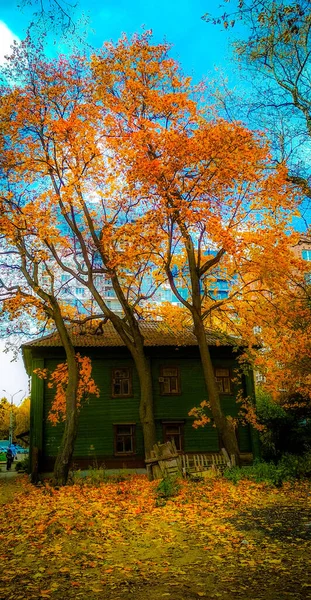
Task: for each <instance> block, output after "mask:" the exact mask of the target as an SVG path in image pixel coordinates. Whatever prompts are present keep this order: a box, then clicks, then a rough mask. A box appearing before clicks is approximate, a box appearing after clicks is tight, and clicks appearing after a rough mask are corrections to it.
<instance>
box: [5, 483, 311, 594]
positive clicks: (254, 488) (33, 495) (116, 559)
mask: <svg viewBox="0 0 311 600" xmlns="http://www.w3.org/2000/svg"><path fill="white" fill-rule="evenodd" d="M156 486H157V483H155V482H152V483H151V482H148V481H147V480H146V478H145V477H144V476H135V477H132V478H130V479H128V480H126V481H121V482H109V483H101V484H99V485H97V486H94V485H90V484H89V485H88V484H87V483H83V484H75V485H72V486H68V487H65V488H62V489H59V490H54V489H53V488H51V487H49V486H48V485H46V486H42V487H34V486H32V485H30V484H29V483H28V481H27V478H26V477H23V478H22V477H19V478H18V479H15V480H2V481H0V499H1V500H0V503H1V512H0V532H1V534H0V561H1V565H2V576H1V584H0V598H1V599H3V600H11V599H12V600H13V599H14V600H23V599H25V598H27V599H30V600H35V599H41V598H51V599H52V600H53V599H55V600H56V599H57V600H58V599H59V598H68V599H73V598H77V599H79V598H81V599H85V598H87V600H97V599H101V598H102V599H107V600H118V599H119V600H123V599H125V598H135V599H137V600H143V599H145V598H148V600H156V599H157V600H158V599H159V598H167V599H168V600H169V598H172V599H174V600H192V599H198V598H203V599H204V598H205V599H213V598H215V599H217V598H222V599H223V600H233V599H236V598H239V599H242V600H246V599H247V600H249V598H252V600H281V599H282V600H284V599H287V598H288V599H292V600H298V599H299V600H300V599H301V600H302V599H305V598H310V599H311V577H310V575H311V552H310V546H311V502H310V491H311V484H310V483H309V482H299V483H295V484H285V485H284V486H283V487H282V488H278V489H277V488H272V487H268V486H267V485H265V484H256V483H251V482H249V481H242V482H240V483H239V484H238V485H234V484H232V483H231V482H228V481H226V480H224V479H221V478H220V479H215V480H207V481H202V482H198V483H197V482H181V484H180V488H179V490H178V492H177V494H176V495H175V496H173V497H170V498H168V499H166V498H163V497H161V495H160V496H159V494H158V493H157V492H156ZM162 491H163V490H162ZM166 491H167V490H164V493H165V492H166Z"/></svg>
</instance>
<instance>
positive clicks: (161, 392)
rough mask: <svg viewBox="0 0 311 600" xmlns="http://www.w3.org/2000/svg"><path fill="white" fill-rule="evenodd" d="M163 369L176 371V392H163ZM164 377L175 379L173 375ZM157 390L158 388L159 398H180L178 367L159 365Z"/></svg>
mask: <svg viewBox="0 0 311 600" xmlns="http://www.w3.org/2000/svg"><path fill="white" fill-rule="evenodd" d="M164 369H176V371H177V374H176V379H177V391H176V392H165V391H164V389H163V387H164V386H163V384H164V381H161V379H164V377H165V375H164V374H163V371H164ZM166 377H175V375H166ZM159 388H160V396H180V395H181V393H182V392H181V378H180V367H179V366H178V365H160V369H159Z"/></svg>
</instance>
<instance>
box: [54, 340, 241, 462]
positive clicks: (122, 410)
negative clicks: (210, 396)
mask: <svg viewBox="0 0 311 600" xmlns="http://www.w3.org/2000/svg"><path fill="white" fill-rule="evenodd" d="M84 350H85V349H84ZM180 350H182V352H179V353H177V352H175V353H173V352H172V351H171V353H168V352H167V349H165V352H164V353H163V354H164V355H163V356H162V355H160V356H161V357H160V356H159V351H158V352H157V354H158V355H157V356H153V357H152V373H153V382H154V384H153V387H154V409H155V419H156V428H157V439H158V441H163V427H162V421H165V420H171V421H174V420H176V421H178V420H183V421H184V446H185V450H186V451H187V452H204V451H205V452H208V451H210V452H217V451H218V450H219V438H218V432H217V430H216V428H215V427H212V424H208V425H207V426H206V427H204V428H202V427H200V428H198V429H194V428H193V427H192V423H193V419H192V418H191V417H189V416H188V412H189V410H190V409H191V408H192V407H193V406H196V405H198V404H199V403H200V402H202V400H204V399H207V393H206V390H205V383H204V378H203V373H202V368H201V364H200V359H199V358H198V357H195V356H193V357H192V358H186V356H185V350H186V349H180ZM217 350H218V349H217ZM81 353H82V354H85V351H84V352H81ZM169 354H171V355H172V356H173V358H170V357H169ZM90 355H91V358H92V368H93V370H92V374H93V377H94V379H95V381H96V383H97V385H98V386H99V388H100V398H96V397H91V398H90V400H89V401H88V402H87V403H86V404H84V406H83V408H82V409H81V413H80V417H79V428H78V436H77V440H76V445H75V452H74V456H76V457H85V459H88V458H89V460H90V464H91V463H92V462H94V461H96V460H97V459H98V460H99V461H100V460H101V459H102V457H105V456H106V457H113V454H114V443H113V442H114V440H113V424H118V423H136V454H137V456H142V457H143V456H144V448H143V435H142V427H141V425H140V421H139V394H140V392H139V381H138V377H137V373H136V371H135V368H134V365H133V362H132V360H131V359H130V358H126V356H124V353H123V356H121V357H120V358H117V355H116V354H115V355H114V358H111V357H110V358H109V359H108V358H105V356H104V353H103V354H102V356H100V355H99V353H98V352H96V353H94V355H93V357H92V353H91V352H90ZM165 355H166V356H165ZM44 362H45V366H46V367H47V368H48V369H50V370H53V369H55V367H56V365H57V364H58V363H59V362H61V358H60V357H59V358H46V359H45V361H44ZM214 362H215V364H216V365H219V366H223V367H229V368H230V367H231V368H234V365H235V361H234V360H232V359H231V360H230V359H229V358H228V355H227V356H226V359H225V360H221V359H219V356H217V359H216V360H215V361H214ZM164 365H177V366H179V368H180V381H181V394H180V395H176V396H162V395H161V394H160V383H159V376H160V367H161V366H164ZM117 367H130V368H132V373H133V397H131V398H112V395H111V370H112V369H113V368H117ZM234 391H235V390H234ZM44 392H45V401H44V413H43V453H44V455H45V456H46V457H53V456H56V454H57V451H58V446H59V444H60V441H61V436H62V432H63V424H58V425H57V426H53V425H52V424H51V423H50V422H49V421H48V420H47V416H48V412H49V408H50V405H51V402H52V399H53V396H54V390H51V389H49V388H48V387H47V385H46V384H45V385H44ZM221 402H222V406H223V409H224V411H225V413H226V414H229V413H230V414H233V415H236V414H237V412H238V406H237V405H236V403H235V399H234V396H233V395H231V396H222V398H221ZM239 442H240V449H241V451H243V452H250V451H251V450H252V446H253V444H252V440H251V437H250V433H249V428H248V427H241V428H239Z"/></svg>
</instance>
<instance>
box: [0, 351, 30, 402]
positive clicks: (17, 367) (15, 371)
mask: <svg viewBox="0 0 311 600" xmlns="http://www.w3.org/2000/svg"><path fill="white" fill-rule="evenodd" d="M4 349H5V343H4V341H3V340H0V398H3V397H4V396H6V397H7V398H8V400H10V399H11V394H15V392H17V391H18V390H22V392H21V393H20V394H17V395H16V398H14V403H16V404H18V403H19V401H20V400H21V399H22V397H23V394H24V395H25V396H28V395H29V390H28V387H29V385H28V375H27V373H26V371H25V367H24V363H23V360H22V357H21V355H20V354H19V356H18V358H17V360H14V355H13V352H7V353H6V352H4ZM3 390H6V392H7V393H4V392H3Z"/></svg>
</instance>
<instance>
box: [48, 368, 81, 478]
mask: <svg viewBox="0 0 311 600" xmlns="http://www.w3.org/2000/svg"><path fill="white" fill-rule="evenodd" d="M75 363H76V361H75ZM78 380H79V374H78V365H77V363H76V364H75V365H74V368H73V367H72V366H71V368H69V367H68V386H67V390H66V421H65V430H64V433H63V437H62V441H61V445H60V448H59V451H58V455H57V457H56V461H55V465H54V473H53V485H55V486H61V485H66V483H67V479H68V473H69V468H70V463H71V459H72V455H73V451H74V444H75V441H76V437H77V430H78V410H77V388H78Z"/></svg>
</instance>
